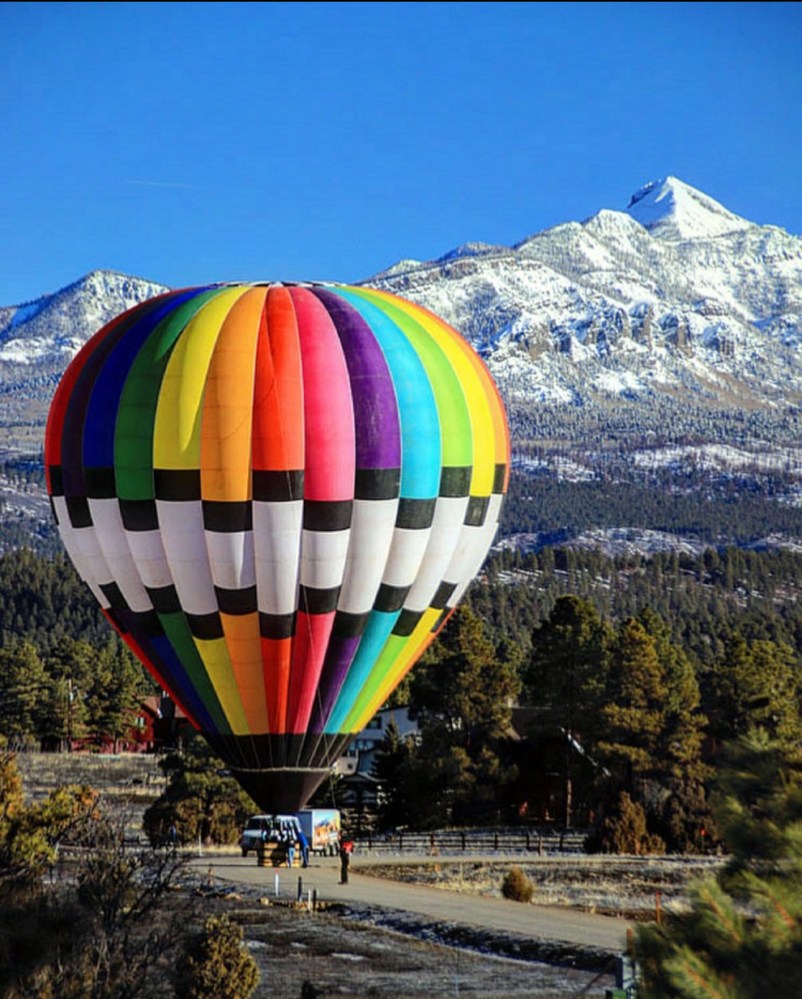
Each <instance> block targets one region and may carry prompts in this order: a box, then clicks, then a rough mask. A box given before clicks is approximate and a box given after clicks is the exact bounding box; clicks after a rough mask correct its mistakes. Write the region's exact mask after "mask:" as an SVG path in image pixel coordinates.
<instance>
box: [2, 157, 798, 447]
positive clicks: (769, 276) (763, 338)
mask: <svg viewBox="0 0 802 999" xmlns="http://www.w3.org/2000/svg"><path fill="white" fill-rule="evenodd" d="M478 235H480V234H477V236H478ZM362 283H363V284H365V285H371V286H374V287H378V288H385V289H387V290H389V291H394V292H396V293H398V294H400V295H403V296H405V297H407V298H409V299H411V300H413V301H416V302H419V303H420V304H422V305H424V306H426V307H428V308H430V309H431V310H432V311H434V312H435V313H437V314H439V315H441V316H442V317H443V318H444V319H445V320H446V321H448V322H450V323H451V324H452V325H454V326H455V327H456V328H457V329H458V330H460V331H461V332H462V333H463V335H464V336H465V337H466V338H467V339H468V340H469V341H470V342H471V343H472V344H473V345H474V346H475V347H476V349H477V350H478V351H479V352H480V353H481V354H482V355H483V356H484V357H485V359H486V360H487V362H488V365H489V366H490V368H491V370H492V372H493V374H494V375H495V377H496V379H497V381H498V383H499V386H500V388H501V391H502V394H503V395H504V397H505V400H506V402H507V405H508V407H509V410H510V413H511V416H512V423H513V434H514V436H515V435H518V436H520V435H522V434H526V435H527V436H530V437H531V436H533V435H534V436H537V435H538V434H541V433H545V432H546V431H545V430H544V429H543V426H542V419H543V418H545V417H543V418H542V417H541V413H542V412H547V411H548V412H550V411H551V409H552V408H553V407H557V408H558V409H560V408H561V409H562V411H563V413H564V415H563V416H562V417H561V419H560V421H559V422H560V425H561V426H563V427H565V426H569V425H570V419H569V418H568V417H567V416H566V415H565V412H567V411H566V410H565V407H570V412H571V413H573V414H575V415H576V414H581V415H582V418H583V419H584V420H585V423H586V424H587V421H588V420H590V421H591V422H592V421H593V420H596V422H597V423H598V421H599V420H600V419H601V416H599V414H602V415H604V416H605V418H606V416H607V415H609V414H610V413H613V414H615V413H618V412H622V413H623V412H624V411H625V410H626V407H636V409H637V416H633V417H631V418H630V417H629V416H627V417H626V419H627V420H629V421H630V423H632V425H645V423H644V421H645V422H648V421H649V420H651V421H652V423H653V424H655V425H657V426H659V427H666V426H667V425H669V424H670V423H671V420H673V419H674V418H675V416H676V415H677V414H679V416H680V417H682V418H683V419H685V417H686V416H687V414H689V413H694V414H705V413H713V412H720V411H722V410H727V411H730V412H743V413H748V412H769V411H772V412H781V411H782V412H787V411H788V408H789V406H790V407H793V406H800V405H802V355H801V354H800V350H802V239H800V238H799V237H796V236H792V235H789V234H788V233H787V232H785V231H784V230H782V229H780V228H778V227H776V226H759V225H756V224H754V223H752V222H749V221H747V220H746V219H743V218H740V217H739V216H737V215H734V214H733V213H732V212H730V211H728V210H727V209H726V208H725V207H724V206H722V205H721V204H719V203H718V202H717V201H715V200H713V199H712V198H711V197H709V196H708V195H706V194H703V193H702V192H700V191H697V190H695V189H694V188H692V187H690V186H688V185H687V184H685V183H683V182H682V181H680V180H678V179H677V178H675V177H667V178H665V179H663V180H659V181H654V182H652V183H649V184H646V185H644V186H643V187H641V188H640V189H639V190H638V191H637V192H636V193H635V194H634V195H633V196H632V198H631V199H630V201H629V204H628V206H627V208H626V209H625V210H612V209H608V208H604V209H602V210H600V211H598V212H597V213H596V214H594V215H592V216H591V217H590V218H588V219H585V220H584V221H582V222H577V221H568V222H565V223H563V224H561V225H557V226H554V227H553V228H550V229H547V230H545V231H543V232H538V233H535V234H533V235H531V236H528V237H526V238H525V239H523V240H521V241H520V242H519V243H517V244H515V245H514V246H510V247H503V246H495V245H489V244H487V243H482V242H478V241H476V242H471V243H466V244H463V245H462V246H459V247H456V248H455V249H453V250H451V251H448V252H446V253H444V254H443V255H442V256H441V257H440V258H439V259H437V260H433V261H415V260H402V261H400V262H399V263H397V264H395V265H393V266H392V267H390V268H388V269H387V270H385V271H383V272H381V273H379V274H376V275H374V276H373V277H372V278H369V279H367V280H365V281H364V282H362ZM164 290H165V289H164V287H163V286H162V285H159V284H156V283H154V282H150V281H143V280H140V279H137V278H133V277H127V276H125V275H121V274H115V273H112V272H108V271H95V272H93V273H92V274H89V275H87V276H86V277H84V278H82V279H81V280H79V281H76V282H75V283H74V284H73V285H70V286H69V287H68V288H65V289H63V290H62V291H60V292H58V293H56V294H55V295H48V296H43V297H42V298H41V299H39V300H38V301H36V302H31V303H26V304H24V305H20V306H17V307H7V308H0V399H2V400H3V404H4V414H3V415H4V418H5V419H4V423H3V426H5V427H6V428H9V427H11V426H12V425H14V426H22V425H23V424H24V425H25V426H28V427H31V428H33V429H31V430H30V433H31V434H35V433H39V432H41V428H42V427H43V425H44V418H45V415H46V408H47V404H48V402H49V398H50V397H51V396H52V391H53V388H54V386H55V382H56V380H57V378H58V375H59V374H60V372H61V371H62V370H63V368H64V367H65V365H66V363H67V361H68V360H69V358H70V357H71V356H72V355H73V354H74V353H75V351H76V350H77V349H78V347H79V346H80V345H81V344H82V343H83V342H84V341H85V340H86V339H87V338H88V337H89V336H90V335H91V334H92V333H94V332H95V330H97V329H98V328H99V327H100V326H102V325H103V324H104V323H105V322H107V321H108V320H109V319H111V318H112V317H113V316H114V315H116V314H117V313H119V312H121V311H123V310H124V309H126V308H129V307H130V306H132V305H134V304H136V303H137V302H140V301H143V300H144V299H146V298H149V297H152V296H153V295H156V294H159V293H160V292H162V291H164ZM644 404H645V405H644ZM627 412H628V410H627ZM594 414H595V415H594ZM667 414H668V416H667ZM549 418H550V417H549ZM694 418H695V419H697V423H699V420H700V419H701V418H702V417H698V416H694ZM704 418H705V419H706V417H704ZM538 420H540V423H539V424H538V423H537V421H538ZM37 428H38V429H37ZM538 428H539V429H538ZM559 429H560V428H559V427H558V428H557V430H558V431H559ZM549 433H550V434H552V433H553V432H552V430H551V429H550V430H549ZM8 434H9V435H10V436H11V437H13V434H14V431H13V430H8Z"/></svg>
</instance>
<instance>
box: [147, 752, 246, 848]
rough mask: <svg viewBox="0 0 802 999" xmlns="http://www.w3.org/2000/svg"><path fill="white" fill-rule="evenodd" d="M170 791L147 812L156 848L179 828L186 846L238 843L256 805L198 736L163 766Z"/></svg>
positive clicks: (165, 792) (173, 754) (167, 788)
mask: <svg viewBox="0 0 802 999" xmlns="http://www.w3.org/2000/svg"><path fill="white" fill-rule="evenodd" d="M160 767H161V769H162V771H163V772H164V773H165V774H166V776H167V787H166V788H165V790H164V792H163V793H162V794H161V795H160V796H159V798H157V800H156V801H155V802H154V803H153V804H152V805H151V806H150V807H149V808H148V809H147V811H146V812H145V815H144V817H143V826H144V828H145V832H146V833H147V834H148V836H149V838H150V840H151V842H152V843H154V844H159V843H162V842H163V841H164V838H165V836H166V833H167V830H168V829H169V828H170V826H171V825H175V827H176V829H177V831H178V837H179V839H180V840H181V841H182V842H185V843H186V842H190V843H191V842H197V841H198V840H200V841H201V842H203V843H235V842H236V841H237V837H238V836H239V834H240V832H241V831H242V828H243V826H244V825H245V822H246V821H247V819H248V816H249V815H251V814H252V813H253V811H254V804H253V802H252V801H251V799H250V798H249V797H248V795H246V794H245V792H244V791H242V790H241V789H240V787H239V786H238V784H237V783H236V781H235V780H234V779H233V778H232V777H229V776H227V775H226V773H225V770H224V767H223V763H222V760H220V759H218V758H217V757H216V756H215V755H214V754H213V752H212V750H211V749H210V748H209V746H208V744H207V742H206V741H205V739H202V738H201V737H200V736H193V737H191V738H190V739H188V740H187V744H186V747H185V749H184V751H183V752H180V753H169V754H168V755H167V756H165V758H164V759H163V760H162V762H161V763H160Z"/></svg>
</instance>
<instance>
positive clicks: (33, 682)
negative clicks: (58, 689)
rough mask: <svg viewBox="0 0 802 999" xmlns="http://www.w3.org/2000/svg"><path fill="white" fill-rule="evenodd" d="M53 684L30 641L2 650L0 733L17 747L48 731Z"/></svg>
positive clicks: (13, 644)
mask: <svg viewBox="0 0 802 999" xmlns="http://www.w3.org/2000/svg"><path fill="white" fill-rule="evenodd" d="M49 687H50V683H49V680H48V677H47V674H46V673H45V669H44V666H43V664H42V660H41V659H40V658H39V652H38V650H37V649H36V647H35V646H34V645H33V643H32V642H29V641H27V640H23V641H17V642H13V643H11V644H10V645H8V646H7V647H6V648H4V649H0V733H2V734H4V735H6V736H7V737H8V738H10V739H12V740H14V741H15V742H16V743H18V744H24V743H31V742H35V741H38V740H39V739H40V738H41V736H42V735H43V733H44V730H45V728H46V714H45V712H44V710H43V705H44V704H45V702H46V699H47V696H48V691H49Z"/></svg>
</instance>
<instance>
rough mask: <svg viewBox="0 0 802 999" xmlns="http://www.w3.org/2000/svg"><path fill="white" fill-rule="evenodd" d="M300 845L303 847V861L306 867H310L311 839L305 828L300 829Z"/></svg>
mask: <svg viewBox="0 0 802 999" xmlns="http://www.w3.org/2000/svg"><path fill="white" fill-rule="evenodd" d="M298 845H299V846H300V847H301V863H302V864H303V866H304V867H309V840H308V839H307V838H306V836H305V835H304V831H303V829H299V830H298Z"/></svg>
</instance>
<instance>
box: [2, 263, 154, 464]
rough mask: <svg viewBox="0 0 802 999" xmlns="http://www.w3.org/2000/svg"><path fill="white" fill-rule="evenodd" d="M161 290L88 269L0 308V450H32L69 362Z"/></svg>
mask: <svg viewBox="0 0 802 999" xmlns="http://www.w3.org/2000/svg"><path fill="white" fill-rule="evenodd" d="M166 290H167V289H166V288H165V286H164V285H160V284H156V283H155V282H153V281H145V280H142V279H140V278H135V277H129V276H127V275H124V274H115V273H113V272H111V271H93V272H92V273H91V274H87V275H86V276H85V277H83V278H81V279H80V280H78V281H75V282H73V283H72V284H70V285H68V286H67V287H66V288H62V289H61V290H60V291H57V292H55V294H52V295H43V296H42V297H41V298H37V299H36V300H35V301H33V302H26V303H24V304H22V305H17V306H11V307H5V308H4V307H1V306H0V446H3V447H4V448H5V449H8V450H11V451H17V450H22V451H26V450H27V451H33V452H36V451H38V449H39V447H40V446H41V444H42V442H43V439H44V426H45V421H46V419H47V411H48V408H49V406H50V400H51V398H52V396H53V391H54V390H55V387H56V385H57V383H58V380H59V378H60V377H61V375H62V373H63V371H64V369H65V368H66V366H67V364H68V363H69V361H70V360H71V358H72V357H73V356H74V355H75V353H76V352H77V351H78V350H79V348H80V347H81V346H82V345H83V344H84V343H85V342H86V341H87V340H88V339H89V337H90V336H92V334H93V333H96V332H97V330H99V329H100V327H101V326H104V325H105V324H106V323H107V322H109V321H110V320H111V319H113V318H114V317H115V316H116V315H118V314H119V313H120V312H124V311H125V310H126V309H130V308H132V307H133V306H134V305H138V304H139V303H140V302H144V301H145V300H147V299H149V298H153V297H154V296H155V295H158V294H161V293H162V292H163V291H166Z"/></svg>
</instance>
